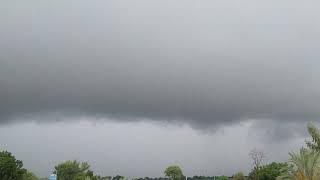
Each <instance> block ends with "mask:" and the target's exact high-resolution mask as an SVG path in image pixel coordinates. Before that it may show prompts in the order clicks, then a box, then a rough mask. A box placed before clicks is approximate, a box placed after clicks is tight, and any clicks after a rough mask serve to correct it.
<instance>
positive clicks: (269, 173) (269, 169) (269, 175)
mask: <svg viewBox="0 0 320 180" xmlns="http://www.w3.org/2000/svg"><path fill="white" fill-rule="evenodd" d="M287 166H288V164H287V163H276V162H272V163H270V164H267V165H263V166H261V167H259V168H258V169H253V170H252V171H251V172H250V173H249V179H255V176H258V177H257V178H258V179H259V180H275V179H276V178H277V177H278V176H279V175H281V173H282V169H283V168H285V167H287Z"/></svg>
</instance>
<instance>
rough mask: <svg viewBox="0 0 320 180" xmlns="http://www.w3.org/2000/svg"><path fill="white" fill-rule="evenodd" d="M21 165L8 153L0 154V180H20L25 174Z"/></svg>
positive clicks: (2, 152) (20, 162)
mask: <svg viewBox="0 0 320 180" xmlns="http://www.w3.org/2000/svg"><path fill="white" fill-rule="evenodd" d="M26 172H27V171H26V169H24V168H23V163H22V161H20V160H16V158H15V157H14V156H13V155H12V154H11V153H10V152H8V151H1V152H0V179H1V180H21V179H22V178H23V175H24V174H25V173H26Z"/></svg>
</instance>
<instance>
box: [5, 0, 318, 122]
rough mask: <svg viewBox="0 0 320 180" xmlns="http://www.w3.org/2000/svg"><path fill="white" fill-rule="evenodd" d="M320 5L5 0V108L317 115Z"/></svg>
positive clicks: (198, 117)
mask: <svg viewBox="0 0 320 180" xmlns="http://www.w3.org/2000/svg"><path fill="white" fill-rule="evenodd" d="M314 3H316V2H314ZM316 7H317V6H316V5H314V4H311V3H310V4H308V2H304V3H302V2H299V1H282V2H277V3H275V2H272V1H270V2H259V4H258V2H255V1H250V2H248V3H247V4H246V3H242V2H240V1H235V2H233V3H230V2H212V1H201V2H187V1H183V2H182V1H181V3H178V2H171V1H170V2H169V1H161V2H160V1H159V2H150V1H143V2H142V1H140V2H139V3H137V2H122V3H121V2H116V1H108V2H100V3H97V2H84V1H75V2H73V3H72V2H65V1H56V2H50V3H49V2H36V1H34V2H31V1H28V2H19V3H16V2H14V1H10V2H9V1H8V2H1V7H0V10H1V11H0V12H1V16H0V26H1V28H0V39H1V40H0V100H1V101H0V102H1V103H0V115H1V116H0V117H1V118H0V120H1V121H2V122H8V121H10V120H11V119H12V118H15V119H19V117H20V119H24V118H21V117H24V116H26V115H27V116H29V115H37V114H42V113H45V114H46V113H48V114H50V113H55V112H59V113H65V114H72V115H87V116H98V117H100V116H112V117H116V118H118V119H125V120H134V119H136V118H149V119H166V120H168V121H170V120H175V119H178V120H185V121H186V122H187V123H189V124H191V125H192V126H194V127H198V128H203V127H207V126H208V125H221V124H224V123H231V122H234V121H239V120H241V119H276V120H283V121H288V120H300V121H301V120H314V119H318V118H320V112H319V100H320V83H319V76H320V61H319V57H320V51H319V47H320V44H319V42H320V41H319V40H320V37H319V32H320V21H316V19H318V18H320V14H319V12H318V9H317V8H316ZM26 119H28V118H26Z"/></svg>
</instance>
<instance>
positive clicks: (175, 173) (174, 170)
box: [164, 166, 183, 180]
mask: <svg viewBox="0 0 320 180" xmlns="http://www.w3.org/2000/svg"><path fill="white" fill-rule="evenodd" d="M164 174H165V176H167V177H169V178H171V179H172V180H181V179H182V178H183V173H182V170H181V168H180V167H179V166H169V167H167V169H166V170H165V171H164Z"/></svg>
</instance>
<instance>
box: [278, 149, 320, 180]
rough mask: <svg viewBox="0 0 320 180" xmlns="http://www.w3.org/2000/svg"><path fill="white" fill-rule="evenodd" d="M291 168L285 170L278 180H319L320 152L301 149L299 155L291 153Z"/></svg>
mask: <svg viewBox="0 0 320 180" xmlns="http://www.w3.org/2000/svg"><path fill="white" fill-rule="evenodd" d="M289 156H290V160H289V166H287V167H286V168H284V169H283V172H282V173H281V175H280V176H279V177H278V178H277V179H278V180H291V179H292V180H318V179H319V177H320V152H318V151H315V150H310V149H305V148H301V149H300V151H299V153H289Z"/></svg>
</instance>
